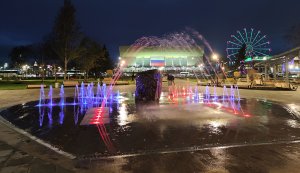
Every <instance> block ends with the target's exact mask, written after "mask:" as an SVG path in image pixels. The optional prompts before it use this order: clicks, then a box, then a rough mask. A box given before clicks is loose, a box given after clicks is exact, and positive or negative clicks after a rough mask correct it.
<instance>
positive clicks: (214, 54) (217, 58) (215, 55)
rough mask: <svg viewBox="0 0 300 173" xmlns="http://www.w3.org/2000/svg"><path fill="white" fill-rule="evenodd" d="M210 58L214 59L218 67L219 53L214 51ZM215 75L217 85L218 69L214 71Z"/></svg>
mask: <svg viewBox="0 0 300 173" xmlns="http://www.w3.org/2000/svg"><path fill="white" fill-rule="evenodd" d="M212 59H213V60H214V61H216V63H217V67H218V68H219V65H220V64H219V55H218V54H216V53H213V55H212ZM215 73H216V74H215V75H216V80H217V86H218V84H219V82H218V79H219V76H218V69H217V70H216V71H215Z"/></svg>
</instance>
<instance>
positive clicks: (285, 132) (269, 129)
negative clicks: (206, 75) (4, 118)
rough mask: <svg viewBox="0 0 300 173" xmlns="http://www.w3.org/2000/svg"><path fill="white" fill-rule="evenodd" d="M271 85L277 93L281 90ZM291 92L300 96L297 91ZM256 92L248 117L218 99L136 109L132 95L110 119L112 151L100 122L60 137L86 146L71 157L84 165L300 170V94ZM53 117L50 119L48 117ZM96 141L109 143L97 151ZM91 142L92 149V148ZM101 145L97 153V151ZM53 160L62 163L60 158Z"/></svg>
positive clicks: (77, 166) (246, 107)
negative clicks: (285, 99) (286, 101)
mask: <svg viewBox="0 0 300 173" xmlns="http://www.w3.org/2000/svg"><path fill="white" fill-rule="evenodd" d="M70 90H71V89H70ZM125 90H126V89H125ZM126 91H128V90H126ZM244 91H246V92H245V95H247V92H248V91H247V90H240V93H241V95H242V97H243V96H244V95H243V93H244ZM252 92H253V91H252ZM272 92H273V95H274V94H278V93H281V92H282V91H272ZM285 92H286V93H287V94H291V95H293V92H292V91H291V92H288V91H285ZM297 92H298V91H296V92H294V94H295V93H297ZM253 93H255V94H252V97H251V98H250V97H247V99H244V100H242V101H241V105H240V106H241V108H242V110H243V112H244V113H243V115H247V116H242V115H241V114H238V115H236V114H234V113H233V112H232V110H227V109H218V108H216V107H217V106H218V105H217V106H211V105H207V104H200V105H199V104H196V103H190V104H188V105H186V104H184V105H175V104H169V103H165V104H162V105H160V106H158V107H157V106H146V107H141V108H139V109H136V107H135V106H134V104H132V101H130V99H129V100H127V102H124V103H123V104H122V103H121V104H120V105H119V106H116V105H115V106H113V111H115V116H113V117H114V118H112V122H110V124H106V125H105V127H106V129H107V132H106V134H108V135H107V136H108V137H110V140H111V143H112V144H113V146H114V149H115V150H114V152H115V153H113V154H107V153H110V152H109V149H108V148H109V147H108V146H107V144H106V143H105V142H104V141H103V138H101V136H99V132H97V128H94V129H90V128H88V127H86V126H79V127H80V128H82V129H85V130H82V131H76V133H74V132H72V131H70V132H69V133H68V134H67V133H65V134H61V135H62V136H61V137H59V138H57V139H56V141H59V140H61V141H64V140H63V139H64V138H63V136H64V135H67V137H65V139H67V140H65V141H66V145H65V149H66V150H68V152H71V153H72V152H75V155H77V154H78V151H76V149H78V148H80V151H79V152H82V153H80V155H81V156H79V157H77V159H75V160H73V161H71V163H72V164H73V166H74V169H72V168H71V167H68V168H69V169H72V170H73V171H79V172H99V171H103V172H298V170H299V168H300V166H299V164H297V163H299V161H300V154H299V152H300V144H299V137H300V136H299V134H300V133H299V128H300V125H299V120H298V119H297V116H298V114H297V113H298V111H297V110H298V107H297V106H298V103H297V102H298V100H294V101H292V102H289V104H277V103H278V102H280V99H283V98H280V97H282V96H279V97H278V98H277V97H274V100H276V102H274V101H273V102H271V101H269V100H267V99H265V98H266V97H264V95H263V94H261V96H260V95H259V94H257V93H256V92H253ZM258 93H260V91H259V92H258ZM268 93H270V92H269V91H268ZM264 94H266V93H264ZM69 95H72V93H70V94H69ZM268 97H269V96H268ZM293 97H298V96H293ZM253 98H260V99H259V100H257V99H253ZM289 99H291V97H290V98H289ZM7 104H8V103H7ZM195 104H196V105H195ZM199 107H200V108H201V109H200V108H199ZM236 107H238V105H237V106H236ZM70 110H72V111H66V112H72V116H70V115H67V114H65V118H66V119H65V121H66V122H72V124H73V126H71V127H72V128H75V127H76V126H75V124H74V116H73V115H74V113H73V111H74V110H73V107H72V108H70ZM178 110H180V111H178ZM120 111H121V112H120ZM199 115H201V116H199ZM67 117H69V118H70V119H69V120H68V118H67ZM46 119H47V118H45V119H44V121H45V122H44V123H45V124H48V122H47V120H46ZM80 121H81V119H80V118H79V119H78V122H80ZM36 122H38V121H36ZM37 125H39V124H38V123H37ZM70 125H71V123H70V124H69V128H70ZM26 129H27V131H31V130H33V129H30V130H29V129H28V127H27V128H26ZM36 129H37V128H36ZM89 129H90V130H91V131H90V130H89ZM44 130H47V129H44ZM36 131H37V130H35V131H31V132H36ZM49 131H51V130H49V129H48V131H38V133H37V134H39V135H41V136H43V135H42V134H47V133H50V132H49ZM84 131H86V132H84ZM77 132H79V133H77ZM87 132H88V133H87ZM72 133H73V134H72ZM54 134H55V133H54ZM87 134H93V135H94V137H91V136H87ZM72 135H73V136H72ZM44 136H47V135H44ZM74 136H77V137H75V138H74ZM84 137H86V138H84ZM48 139H53V138H48ZM71 139H73V141H72V140H71ZM96 139H97V140H96ZM45 140H46V139H45ZM91 140H92V141H91ZM46 141H47V140H46ZM50 142H51V141H50ZM52 142H53V141H52ZM56 144H58V143H56ZM96 144H97V145H96ZM93 145H95V146H98V148H96V149H103V148H105V150H94V149H95V147H93ZM68 146H69V147H68ZM82 146H85V147H82ZM85 148H86V149H88V150H89V152H90V153H89V152H88V153H85V152H86V151H87V150H86V149H85ZM74 149H75V150H74ZM26 150H28V149H26ZM95 151H96V152H97V154H94V155H90V154H91V153H93V152H95ZM34 152H37V151H34ZM34 152H32V153H34ZM76 152H77V153H76ZM0 154H1V153H0ZM30 154H31V152H30V153H29V154H28V155H29V156H30ZM86 155H88V156H86ZM107 156H108V157H107ZM45 157H47V156H45ZM62 157H63V156H62ZM46 159H47V158H46ZM25 160H26V159H25ZM27 161H28V162H29V160H27ZM31 161H32V160H31ZM49 163H51V161H50V162H49ZM52 164H54V165H60V162H56V163H53V162H52ZM69 164H70V163H69ZM2 166H3V165H2ZM5 167H8V166H7V165H6V166H4V167H3V168H5Z"/></svg>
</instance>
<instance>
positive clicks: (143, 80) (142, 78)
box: [135, 70, 162, 102]
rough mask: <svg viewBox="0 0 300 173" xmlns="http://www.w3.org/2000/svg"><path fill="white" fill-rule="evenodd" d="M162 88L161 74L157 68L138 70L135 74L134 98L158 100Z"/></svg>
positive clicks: (139, 100)
mask: <svg viewBox="0 0 300 173" xmlns="http://www.w3.org/2000/svg"><path fill="white" fill-rule="evenodd" d="M161 89H162V75H161V74H160V72H159V71H158V70H148V71H145V72H139V73H137V75H136V91H135V100H136V101H137V102H143V101H146V102H148V101H158V100H159V98H160V94H161Z"/></svg>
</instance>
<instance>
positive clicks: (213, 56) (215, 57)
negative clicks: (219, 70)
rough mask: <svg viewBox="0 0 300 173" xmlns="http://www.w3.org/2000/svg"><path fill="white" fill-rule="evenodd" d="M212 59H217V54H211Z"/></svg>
mask: <svg viewBox="0 0 300 173" xmlns="http://www.w3.org/2000/svg"><path fill="white" fill-rule="evenodd" d="M212 59H213V60H215V61H218V60H219V55H218V54H215V53H214V54H213V55H212Z"/></svg>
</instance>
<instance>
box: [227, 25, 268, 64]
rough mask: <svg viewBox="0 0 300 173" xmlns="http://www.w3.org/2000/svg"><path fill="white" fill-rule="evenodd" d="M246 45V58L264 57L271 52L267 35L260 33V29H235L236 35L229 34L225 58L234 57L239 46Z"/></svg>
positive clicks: (231, 58) (233, 58) (232, 58)
mask: <svg viewBox="0 0 300 173" xmlns="http://www.w3.org/2000/svg"><path fill="white" fill-rule="evenodd" d="M243 46H245V47H246V58H247V59H248V58H251V60H252V59H253V58H254V57H265V56H269V53H270V52H271V48H270V41H267V36H266V35H262V33H261V31H255V30H254V29H253V28H251V29H250V30H247V29H246V28H244V29H243V30H242V31H237V33H236V35H231V40H230V41H227V49H226V51H227V58H229V59H230V60H231V61H233V60H235V59H236V55H237V54H238V53H239V51H240V50H241V48H242V47H243Z"/></svg>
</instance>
